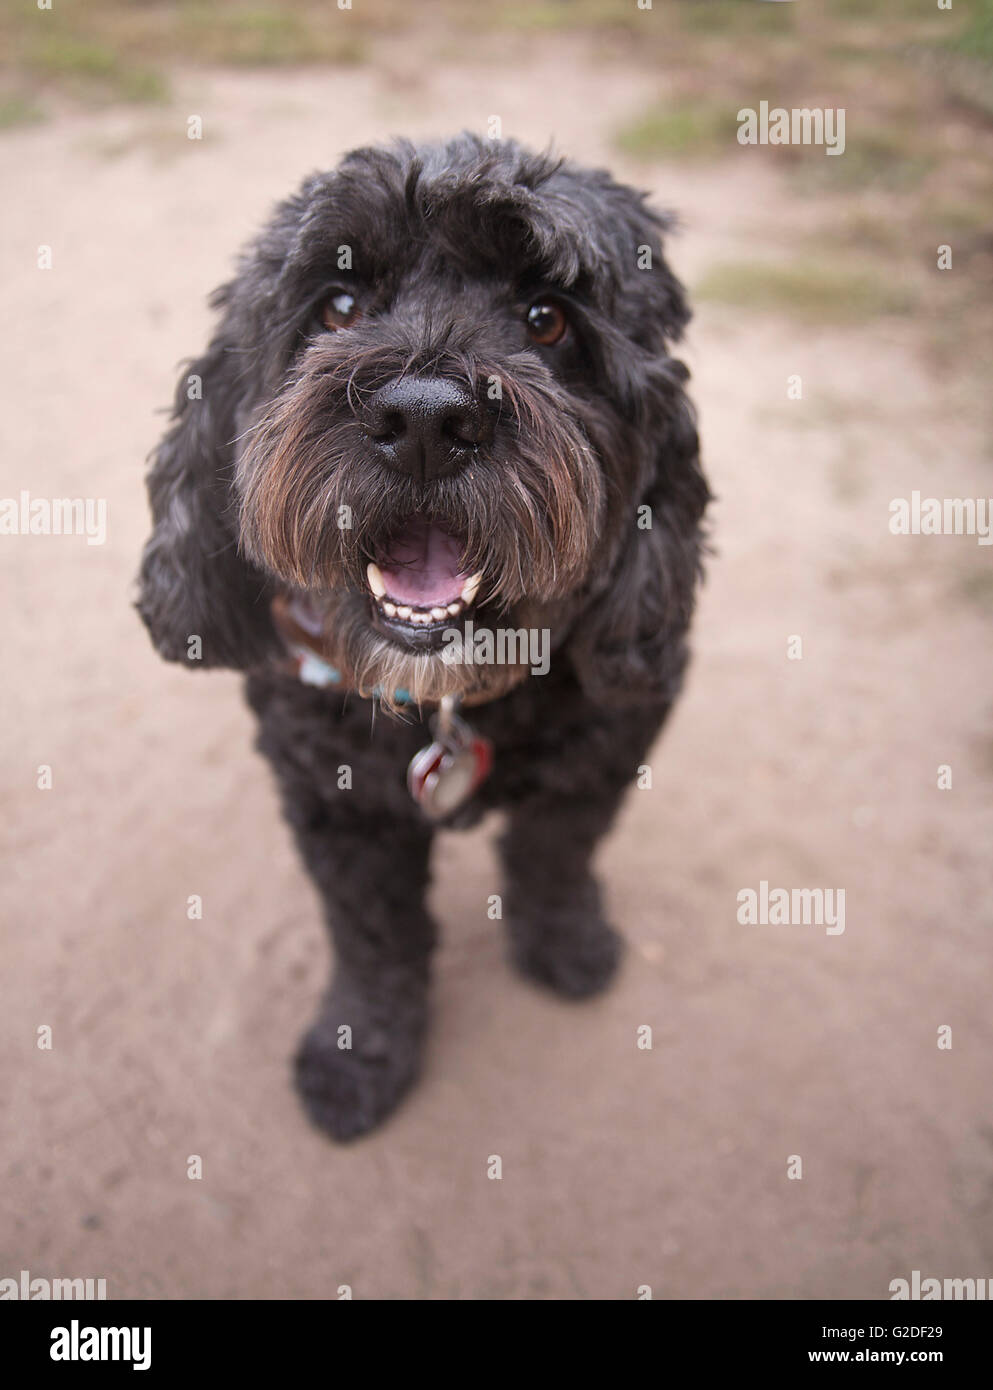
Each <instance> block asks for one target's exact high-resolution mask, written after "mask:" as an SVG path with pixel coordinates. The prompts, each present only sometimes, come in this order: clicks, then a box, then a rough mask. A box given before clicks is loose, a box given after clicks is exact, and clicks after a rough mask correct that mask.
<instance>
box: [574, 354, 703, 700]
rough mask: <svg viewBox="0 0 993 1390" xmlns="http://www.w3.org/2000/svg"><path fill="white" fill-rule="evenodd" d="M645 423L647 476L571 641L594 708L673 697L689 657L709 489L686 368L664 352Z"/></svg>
mask: <svg viewBox="0 0 993 1390" xmlns="http://www.w3.org/2000/svg"><path fill="white" fill-rule="evenodd" d="M660 370H661V372H662V374H663V375H664V377H665V378H666V379H667V380H668V383H669V384H668V386H667V387H665V388H664V390H663V392H662V395H661V398H660V405H659V408H658V411H657V412H655V416H654V420H653V422H652V429H653V431H654V437H655V440H656V441H657V446H656V450H655V452H654V454H653V465H652V467H651V468H650V469H649V477H648V479H647V481H646V482H645V484H644V486H643V487H642V489H641V491H640V495H637V496H635V497H634V498H633V499H632V502H631V504H630V507H629V510H628V513H627V515H626V516H625V518H624V519H623V521H622V532H621V536H620V540H619V542H618V544H617V546H616V551H615V558H614V563H613V565H612V567H611V569H610V571H609V574H608V577H607V579H606V582H605V583H604V584H603V585H602V586H601V587H598V588H597V590H596V591H595V594H594V596H593V598H592V602H591V603H590V604H589V606H588V607H587V608H586V610H585V611H584V612H583V615H582V617H581V619H580V621H579V624H578V626H577V629H576V632H575V635H574V637H573V639H572V641H571V644H570V655H571V657H572V661H573V665H574V668H575V670H576V673H577V675H578V677H579V680H580V683H581V684H582V686H583V688H584V690H585V691H586V693H587V694H588V695H589V696H590V697H591V698H592V699H593V700H595V701H596V702H597V703H599V704H614V705H616V704H620V703H625V702H629V701H640V700H645V699H649V700H656V699H658V700H671V699H673V698H675V696H676V695H677V693H678V691H679V687H680V684H681V681H682V675H683V671H684V668H685V666H686V661H687V647H686V631H687V629H688V627H689V624H690V619H691V617H692V614H693V607H694V601H695V595H696V585H697V582H698V580H699V578H700V574H701V554H702V550H703V533H702V527H701V522H702V518H703V514H704V511H705V510H706V507H707V503H708V502H709V501H710V491H709V489H708V487H707V483H706V479H705V478H704V476H703V472H702V471H701V468H700V457H699V441H698V437H697V428H696V417H695V415H694V412H693V407H692V405H691V403H690V401H689V399H688V397H687V396H686V393H685V392H684V391H683V389H682V385H681V382H682V381H683V380H685V378H686V377H687V375H688V373H687V372H686V369H685V367H683V365H682V363H680V362H676V361H674V360H672V359H671V358H667V359H666V360H665V362H664V363H663V364H662V367H661V369H660Z"/></svg>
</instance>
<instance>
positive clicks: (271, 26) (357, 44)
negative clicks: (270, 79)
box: [178, 0, 366, 67]
mask: <svg viewBox="0 0 993 1390" xmlns="http://www.w3.org/2000/svg"><path fill="white" fill-rule="evenodd" d="M357 3H359V4H361V3H362V0H357ZM336 16H339V18H338V20H337V21H336ZM349 18H350V16H349V14H348V13H347V12H339V11H338V9H337V7H336V6H332V7H330V11H329V14H328V17H327V20H326V21H325V22H324V23H323V24H315V23H313V22H312V20H311V17H310V15H307V14H304V13H298V12H295V11H293V10H284V9H275V8H272V7H265V6H262V7H258V8H248V9H245V8H242V7H237V8H234V9H230V10H228V9H221V8H220V7H219V6H217V5H206V4H187V5H184V6H183V7H182V9H181V11H180V27H179V34H178V39H179V41H180V44H181V45H182V47H183V48H184V49H185V50H186V51H188V52H190V53H193V54H196V56H197V59H198V60H199V61H200V62H214V63H218V64H231V65H234V66H239V67H274V66H280V65H288V64H293V63H297V64H303V63H310V62H314V61H315V60H319V61H323V62H334V63H359V62H362V61H363V60H364V58H365V57H366V48H365V44H364V43H363V42H362V41H361V40H360V39H359V38H358V37H357V36H356V35H354V34H352V33H350V32H348V29H347V27H346V26H347V25H348V21H349ZM336 22H338V23H339V24H340V26H341V28H340V31H339V32H335V31H334V25H335V23H336Z"/></svg>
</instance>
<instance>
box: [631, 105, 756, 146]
mask: <svg viewBox="0 0 993 1390" xmlns="http://www.w3.org/2000/svg"><path fill="white" fill-rule="evenodd" d="M737 131H738V120H737V113H736V112H734V111H732V110H731V109H730V108H729V107H726V106H723V105H722V106H716V105H694V106H677V107H673V108H663V107H659V108H656V109H654V110H651V111H646V112H645V113H644V114H643V115H641V116H637V117H635V119H634V120H632V121H629V122H628V123H627V124H626V125H623V126H621V127H620V129H619V130H617V131H615V133H614V139H613V143H614V146H615V148H616V149H618V150H620V151H621V153H622V154H628V155H633V156H634V157H635V158H636V159H687V158H690V157H693V158H706V157H713V156H715V155H719V154H726V153H729V152H730V151H731V150H733V149H736V148H737V143H736V142H737Z"/></svg>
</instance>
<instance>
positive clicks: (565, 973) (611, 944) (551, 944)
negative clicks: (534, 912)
mask: <svg viewBox="0 0 993 1390" xmlns="http://www.w3.org/2000/svg"><path fill="white" fill-rule="evenodd" d="M508 934H509V938H510V957H511V960H512V961H513V963H514V965H515V966H516V967H517V969H518V970H519V971H520V972H521V974H522V975H527V976H528V978H529V979H532V980H535V981H537V983H538V984H541V985H544V986H545V987H546V988H547V989H552V990H554V991H555V992H556V994H561V995H564V996H565V997H566V998H568V999H586V998H588V997H589V996H590V995H591V994H597V993H599V991H600V990H602V989H605V988H606V987H607V985H608V984H610V982H611V980H612V979H613V977H614V975H615V973H616V971H617V967H618V964H619V963H620V959H621V954H622V952H623V949H624V943H623V940H622V939H621V937H620V936H618V934H617V932H615V931H614V929H613V927H611V926H610V925H609V924H608V923H607V922H605V921H604V920H603V918H602V917H601V916H600V915H599V914H598V913H597V914H593V915H584V914H583V913H581V912H579V913H577V914H576V915H575V916H573V917H569V916H568V915H560V914H558V913H556V914H555V916H554V917H552V916H548V917H545V918H543V919H541V920H537V921H536V920H534V919H531V918H528V919H525V920H522V919H520V918H518V919H517V920H516V921H515V920H513V919H512V920H511V922H510V926H509V933H508Z"/></svg>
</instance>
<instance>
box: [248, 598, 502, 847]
mask: <svg viewBox="0 0 993 1390" xmlns="http://www.w3.org/2000/svg"><path fill="white" fill-rule="evenodd" d="M272 617H273V622H274V623H275V626H276V630H277V631H278V632H279V634H280V636H281V637H282V639H283V644H284V646H285V647H286V650H287V653H288V663H289V668H290V669H291V670H292V671H293V672H294V674H295V675H296V677H297V679H298V680H301V681H302V682H303V683H304V684H305V685H313V686H317V687H319V688H322V689H326V688H330V689H336V690H341V691H342V693H349V692H352V691H354V693H356V694H358V695H362V692H361V691H358V690H355V688H354V686H352V685H351V684H350V683H349V682H348V681H346V680H345V679H344V676H343V674H342V672H341V671H340V670H339V669H338V668H337V667H336V666H332V665H331V663H330V662H329V661H328V660H327V659H326V658H325V656H324V655H323V653H322V652H321V650H320V645H321V640H322V638H321V631H320V628H319V627H318V626H317V624H316V623H314V622H312V621H309V619H310V615H309V614H308V613H307V612H306V611H305V610H302V609H301V608H300V607H299V606H296V607H295V606H294V604H293V601H292V599H283V598H275V599H273V601H272ZM380 693H381V692H380V691H379V689H378V688H377V689H374V690H373V691H372V692H371V698H372V699H377V698H378V697H379V695H380ZM393 699H394V700H395V702H396V703H397V704H399V705H413V704H416V701H415V700H414V697H413V696H412V695H411V694H410V692H409V691H408V690H395V691H394V692H393ZM459 703H460V702H459V700H458V699H457V698H456V696H454V695H446V696H445V697H444V698H443V699H442V700H441V702H440V704H439V706H438V710H437V712H436V713H435V714H433V715H432V716H431V720H430V729H431V734H432V738H431V742H430V743H428V744H427V745H425V747H424V748H421V749H420V750H419V751H418V752H417V753H415V754H414V756H413V757H412V758H411V760H410V763H409V764H408V766H407V790H408V791H409V792H410V794H411V796H412V797H413V799H414V800H415V801H416V802H417V804H418V806H420V808H421V810H422V811H423V812H424V814H425V816H427V818H428V819H429V820H433V821H439V820H444V819H445V818H446V817H447V816H450V815H452V814H454V812H455V811H457V810H458V809H459V807H461V806H463V805H464V804H465V803H466V802H467V801H468V800H469V798H470V797H471V796H472V795H473V794H474V793H475V792H476V791H477V790H478V788H479V787H480V786H481V785H482V783H483V782H485V781H486V779H487V777H488V776H489V775H490V772H491V770H492V768H493V745H492V743H491V742H490V740H489V739H488V738H483V737H482V735H481V734H478V733H477V732H476V730H475V729H473V728H472V727H471V726H470V725H469V724H468V723H467V722H466V720H464V719H463V718H462V717H461V716H460V714H459V712H458V706H459ZM472 703H474V704H482V703H488V701H487V700H486V697H483V698H481V699H476V700H474V701H473V702H472Z"/></svg>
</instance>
